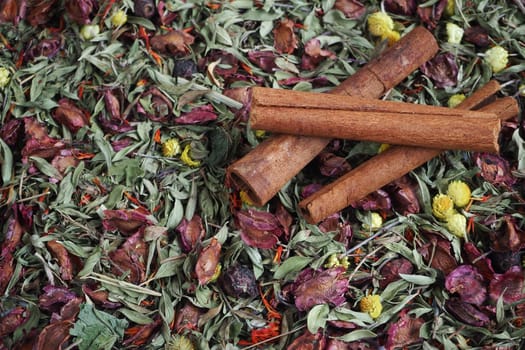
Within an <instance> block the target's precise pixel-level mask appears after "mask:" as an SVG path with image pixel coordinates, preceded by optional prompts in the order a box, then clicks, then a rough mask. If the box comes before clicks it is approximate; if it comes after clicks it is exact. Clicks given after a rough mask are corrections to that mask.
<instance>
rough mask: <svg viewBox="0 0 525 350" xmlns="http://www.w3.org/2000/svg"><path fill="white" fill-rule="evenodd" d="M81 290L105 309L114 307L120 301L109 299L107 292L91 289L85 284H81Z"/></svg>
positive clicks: (117, 305)
mask: <svg viewBox="0 0 525 350" xmlns="http://www.w3.org/2000/svg"><path fill="white" fill-rule="evenodd" d="M82 292H84V294H86V295H87V296H88V297H89V298H90V299H91V300H93V302H94V303H95V304H97V305H100V306H102V307H103V308H105V309H116V308H119V307H120V306H121V304H120V303H117V302H113V301H109V300H108V298H109V292H107V291H105V290H93V289H91V287H90V286H88V285H87V284H83V285H82Z"/></svg>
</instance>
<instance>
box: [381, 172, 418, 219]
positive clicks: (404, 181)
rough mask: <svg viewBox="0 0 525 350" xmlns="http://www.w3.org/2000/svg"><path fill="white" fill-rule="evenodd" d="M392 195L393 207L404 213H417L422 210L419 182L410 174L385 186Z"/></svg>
mask: <svg viewBox="0 0 525 350" xmlns="http://www.w3.org/2000/svg"><path fill="white" fill-rule="evenodd" d="M385 191H387V193H388V194H389V195H390V198H391V200H392V206H393V208H394V209H395V210H396V211H397V212H398V213H401V214H402V215H405V216H406V215H408V214H416V213H419V211H420V206H419V199H418V195H417V191H418V187H417V184H415V183H414V182H412V181H411V180H410V178H409V177H408V176H403V177H401V178H399V179H397V180H395V181H394V182H392V183H390V184H389V185H387V186H386V187H385Z"/></svg>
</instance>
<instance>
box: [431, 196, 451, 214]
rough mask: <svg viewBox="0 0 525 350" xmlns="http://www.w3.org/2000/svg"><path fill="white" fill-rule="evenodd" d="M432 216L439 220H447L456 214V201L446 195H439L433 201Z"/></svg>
mask: <svg viewBox="0 0 525 350" xmlns="http://www.w3.org/2000/svg"><path fill="white" fill-rule="evenodd" d="M432 214H434V216H435V217H436V218H438V219H441V220H446V219H447V218H448V217H449V216H450V215H452V214H454V201H453V200H452V197H450V196H448V195H446V194H438V195H436V196H434V198H433V199H432Z"/></svg>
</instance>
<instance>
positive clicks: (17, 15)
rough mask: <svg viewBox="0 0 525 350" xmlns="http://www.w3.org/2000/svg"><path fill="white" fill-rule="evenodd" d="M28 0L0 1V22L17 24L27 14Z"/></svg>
mask: <svg viewBox="0 0 525 350" xmlns="http://www.w3.org/2000/svg"><path fill="white" fill-rule="evenodd" d="M26 7H27V1H26V0H2V1H0V24H1V23H8V22H12V23H13V24H14V25H17V24H18V22H19V21H20V20H21V19H23V18H24V17H25V15H26Z"/></svg>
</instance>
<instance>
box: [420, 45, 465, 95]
mask: <svg viewBox="0 0 525 350" xmlns="http://www.w3.org/2000/svg"><path fill="white" fill-rule="evenodd" d="M421 71H422V72H423V74H425V75H426V76H428V77H429V78H430V79H432V81H433V82H434V85H436V87H438V88H444V87H447V86H454V85H456V83H457V81H458V65H457V63H456V59H455V56H454V55H453V54H451V53H445V54H441V55H438V56H436V57H434V58H433V59H432V60H430V61H428V62H426V63H425V64H423V65H422V66H421Z"/></svg>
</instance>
